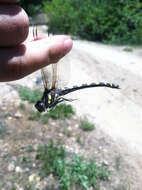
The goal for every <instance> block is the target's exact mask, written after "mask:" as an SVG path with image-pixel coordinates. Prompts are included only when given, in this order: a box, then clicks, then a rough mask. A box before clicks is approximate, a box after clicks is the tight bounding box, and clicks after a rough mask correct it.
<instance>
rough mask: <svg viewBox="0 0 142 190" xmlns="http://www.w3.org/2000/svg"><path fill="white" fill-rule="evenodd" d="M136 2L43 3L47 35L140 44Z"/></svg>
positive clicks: (140, 23) (140, 17) (141, 36)
mask: <svg viewBox="0 0 142 190" xmlns="http://www.w3.org/2000/svg"><path fill="white" fill-rule="evenodd" d="M141 9H142V2H140V0H135V1H133V0H126V1H124V0H117V1H114V0H102V1H99V0H85V1H84V0H78V1H76V0H68V1H66V0H52V1H51V2H49V0H48V1H47V0H45V2H44V11H45V12H46V13H48V15H49V23H48V25H49V32H52V33H66V34H71V35H74V36H79V37H81V38H84V39H87V40H92V41H99V42H106V43H117V44H126V43H129V44H130V43H131V44H140V43H142V11H141Z"/></svg>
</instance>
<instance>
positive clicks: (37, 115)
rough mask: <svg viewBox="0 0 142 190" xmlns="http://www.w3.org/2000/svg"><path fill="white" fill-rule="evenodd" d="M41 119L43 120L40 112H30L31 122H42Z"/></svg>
mask: <svg viewBox="0 0 142 190" xmlns="http://www.w3.org/2000/svg"><path fill="white" fill-rule="evenodd" d="M40 118H41V115H40V113H39V112H34V111H32V112H30V115H29V117H28V119H29V120H35V121H38V120H40Z"/></svg>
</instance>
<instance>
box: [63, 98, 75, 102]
mask: <svg viewBox="0 0 142 190" xmlns="http://www.w3.org/2000/svg"><path fill="white" fill-rule="evenodd" d="M61 99H62V101H68V102H72V101H74V100H77V99H67V98H63V97H62V98H61Z"/></svg>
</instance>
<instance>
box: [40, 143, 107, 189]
mask: <svg viewBox="0 0 142 190" xmlns="http://www.w3.org/2000/svg"><path fill="white" fill-rule="evenodd" d="M36 159H37V160H40V161H42V168H41V170H40V175H41V176H42V177H45V176H47V175H49V174H50V173H52V174H53V176H54V177H55V178H56V179H58V181H59V186H60V188H61V189H62V190H70V188H71V186H73V185H78V186H80V187H81V188H82V189H83V190H88V189H89V187H91V186H92V187H96V185H97V182H98V180H108V178H109V175H110V173H109V171H108V170H107V169H106V168H104V167H103V166H97V165H96V163H95V161H94V160H93V159H90V160H89V161H85V160H84V158H83V157H81V156H78V155H74V157H73V158H71V159H70V160H69V161H67V154H66V152H65V150H64V149H63V147H61V146H57V145H55V144H54V143H53V141H52V140H51V141H50V143H49V144H48V145H44V146H41V147H39V148H38V151H37V155H36Z"/></svg>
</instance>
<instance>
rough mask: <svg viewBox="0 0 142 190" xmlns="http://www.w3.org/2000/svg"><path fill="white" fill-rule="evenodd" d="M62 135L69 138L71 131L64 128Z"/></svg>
mask: <svg viewBox="0 0 142 190" xmlns="http://www.w3.org/2000/svg"><path fill="white" fill-rule="evenodd" d="M63 133H64V134H65V135H66V136H67V137H71V131H70V130H68V129H66V128H64V131H63Z"/></svg>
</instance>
